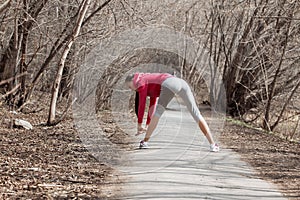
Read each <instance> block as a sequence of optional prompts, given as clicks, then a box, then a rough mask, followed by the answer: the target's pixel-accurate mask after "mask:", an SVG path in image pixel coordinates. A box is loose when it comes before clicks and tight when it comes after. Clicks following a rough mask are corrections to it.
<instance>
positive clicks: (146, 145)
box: [139, 140, 149, 149]
mask: <svg viewBox="0 0 300 200" xmlns="http://www.w3.org/2000/svg"><path fill="white" fill-rule="evenodd" d="M139 147H140V149H148V148H149V147H148V142H144V141H143V140H142V141H141V142H140V146H139Z"/></svg>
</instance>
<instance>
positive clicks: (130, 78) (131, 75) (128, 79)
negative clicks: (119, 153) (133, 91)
mask: <svg viewBox="0 0 300 200" xmlns="http://www.w3.org/2000/svg"><path fill="white" fill-rule="evenodd" d="M133 77H134V74H129V75H128V76H127V77H126V78H125V83H127V82H130V81H132V80H133Z"/></svg>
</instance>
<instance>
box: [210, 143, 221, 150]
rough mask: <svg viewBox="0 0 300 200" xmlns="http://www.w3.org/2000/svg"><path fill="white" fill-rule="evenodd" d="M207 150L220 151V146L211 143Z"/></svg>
mask: <svg viewBox="0 0 300 200" xmlns="http://www.w3.org/2000/svg"><path fill="white" fill-rule="evenodd" d="M209 150H210V151H211V152H218V151H220V147H219V145H218V144H211V145H210V148H209Z"/></svg>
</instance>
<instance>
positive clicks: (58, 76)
mask: <svg viewBox="0 0 300 200" xmlns="http://www.w3.org/2000/svg"><path fill="white" fill-rule="evenodd" d="M89 4H90V0H83V2H82V4H81V6H80V10H79V14H78V17H77V20H76V23H75V25H74V29H73V32H72V34H71V37H70V40H69V41H68V42H67V44H66V46H65V48H64V50H63V52H62V56H61V58H60V60H59V64H58V70H57V74H56V78H55V81H54V84H53V88H52V97H51V104H50V110H49V116H48V124H49V125H52V124H55V112H56V102H57V97H58V91H59V86H60V82H61V78H62V73H63V70H64V66H65V62H66V58H67V56H68V53H69V51H70V49H71V47H72V45H73V43H74V41H75V39H76V37H77V36H78V35H79V33H80V29H81V25H82V23H83V19H84V17H85V14H86V12H87V9H88V6H89Z"/></svg>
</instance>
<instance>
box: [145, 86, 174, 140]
mask: <svg viewBox="0 0 300 200" xmlns="http://www.w3.org/2000/svg"><path fill="white" fill-rule="evenodd" d="M173 97H174V93H173V92H172V91H171V90H169V89H168V88H166V87H164V86H162V87H161V92H160V95H159V99H158V102H157V106H156V109H155V113H154V115H153V117H152V119H151V121H150V124H149V126H148V128H147V131H146V135H145V138H144V141H145V142H148V140H149V139H150V137H151V135H152V133H153V132H154V130H155V129H156V127H157V124H158V121H159V118H160V117H161V116H162V114H163V113H164V111H165V110H166V107H167V105H168V103H169V102H170V101H171V100H172V98H173Z"/></svg>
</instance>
